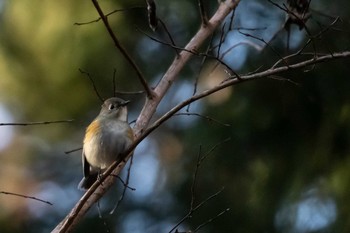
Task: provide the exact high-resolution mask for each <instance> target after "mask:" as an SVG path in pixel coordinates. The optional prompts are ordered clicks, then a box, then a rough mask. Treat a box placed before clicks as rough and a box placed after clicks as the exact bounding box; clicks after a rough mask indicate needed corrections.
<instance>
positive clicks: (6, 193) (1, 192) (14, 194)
mask: <svg viewBox="0 0 350 233" xmlns="http://www.w3.org/2000/svg"><path fill="white" fill-rule="evenodd" d="M0 194H5V195H12V196H17V197H24V198H27V199H32V200H35V201H40V202H42V203H45V204H48V205H53V204H52V203H51V202H49V201H45V200H43V199H39V198H36V197H31V196H27V195H23V194H18V193H12V192H5V191H0Z"/></svg>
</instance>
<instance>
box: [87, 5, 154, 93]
mask: <svg viewBox="0 0 350 233" xmlns="http://www.w3.org/2000/svg"><path fill="white" fill-rule="evenodd" d="M92 3H93V4H94V6H95V8H96V10H97V12H98V14H99V15H100V17H101V19H102V21H103V24H104V25H105V27H106V29H107V31H108V33H109V35H110V37H111V39H112V40H113V42H114V45H115V46H116V47H117V48H118V50H119V51H120V52H121V53H122V55H123V56H124V57H125V59H126V60H127V61H128V62H129V64H130V65H131V66H132V67H133V68H134V70H135V71H136V74H137V77H138V78H139V81H140V82H141V84H142V86H143V88H144V89H145V91H146V93H147V97H148V98H150V99H152V98H153V91H152V90H151V88H150V87H149V86H148V83H147V81H146V79H145V78H144V77H143V75H142V73H141V70H140V69H139V67H138V66H137V65H136V63H135V62H134V60H133V59H132V58H131V56H130V55H129V53H128V52H127V51H126V49H125V48H124V47H123V46H122V45H121V44H120V43H119V40H118V39H117V37H116V35H115V34H114V32H113V30H112V28H111V26H110V25H109V22H108V18H107V17H106V15H105V14H104V13H103V11H102V9H101V7H100V5H99V4H98V2H97V0H92Z"/></svg>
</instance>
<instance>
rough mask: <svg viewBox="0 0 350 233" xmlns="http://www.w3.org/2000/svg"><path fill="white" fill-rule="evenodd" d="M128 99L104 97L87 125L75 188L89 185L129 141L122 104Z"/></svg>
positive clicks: (132, 138)
mask: <svg viewBox="0 0 350 233" xmlns="http://www.w3.org/2000/svg"><path fill="white" fill-rule="evenodd" d="M129 102H130V101H126V100H123V99H120V98H117V97H113V98H109V99H107V100H106V101H104V103H103V104H102V107H101V111H100V113H99V115H98V116H97V117H96V118H95V119H94V120H93V121H92V122H91V124H90V125H89V126H88V127H87V129H86V132H85V138H84V145H83V153H82V162H83V174H84V177H83V179H82V180H81V181H80V183H79V185H78V189H80V190H87V189H89V188H90V187H91V185H92V184H93V183H94V182H95V181H96V180H97V178H98V176H99V174H101V172H102V171H103V170H105V169H107V168H108V167H109V166H110V165H111V164H112V163H113V162H114V161H116V160H117V159H118V157H119V156H120V155H121V154H122V153H123V152H125V151H126V150H127V149H128V147H130V146H131V144H132V143H133V141H134V134H133V131H132V129H131V127H130V126H129V124H128V109H127V106H126V105H127V104H128V103H129Z"/></svg>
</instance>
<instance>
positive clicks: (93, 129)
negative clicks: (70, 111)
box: [84, 120, 100, 142]
mask: <svg viewBox="0 0 350 233" xmlns="http://www.w3.org/2000/svg"><path fill="white" fill-rule="evenodd" d="M99 130H100V124H99V123H98V122H97V121H96V120H94V121H93V122H91V124H90V125H89V126H88V127H87V129H86V133H85V138H84V142H86V141H90V140H91V139H92V138H93V136H94V135H96V134H98V131H99Z"/></svg>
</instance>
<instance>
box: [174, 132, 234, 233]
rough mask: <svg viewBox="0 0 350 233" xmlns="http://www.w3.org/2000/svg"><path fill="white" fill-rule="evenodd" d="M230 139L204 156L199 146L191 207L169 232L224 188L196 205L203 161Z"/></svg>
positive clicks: (215, 146) (192, 186)
mask: <svg viewBox="0 0 350 233" xmlns="http://www.w3.org/2000/svg"><path fill="white" fill-rule="evenodd" d="M229 140H230V138H227V139H225V140H224V141H221V142H219V143H217V144H216V145H214V146H213V147H212V148H211V149H210V150H209V151H208V152H207V153H206V154H205V155H204V156H202V155H201V154H202V146H201V145H200V146H199V150H198V156H197V163H196V168H195V171H194V173H193V178H192V185H191V201H190V209H189V210H188V212H187V214H186V215H185V216H184V217H183V218H182V219H181V220H180V221H179V222H178V223H177V224H176V225H175V226H174V227H173V228H172V229H171V230H170V231H169V233H171V232H172V231H173V230H175V229H176V228H177V227H178V226H180V225H181V224H182V223H183V222H184V221H186V220H187V219H188V218H190V217H191V216H192V214H193V213H194V212H195V211H196V210H197V209H199V208H200V207H201V206H203V205H204V204H205V203H206V202H208V201H209V200H211V199H213V198H214V197H216V196H217V195H219V194H220V193H221V192H222V191H223V190H224V188H222V189H221V190H219V191H218V192H216V193H214V194H213V195H211V196H209V197H208V198H207V199H205V200H204V201H202V202H200V203H199V204H198V205H196V206H195V205H194V202H195V192H196V183H197V176H198V172H199V169H200V167H201V165H202V163H203V161H204V160H205V159H206V158H207V157H208V156H209V155H210V154H211V153H212V152H213V151H214V150H215V149H216V148H217V147H218V146H219V145H221V144H223V143H225V142H228V141H229Z"/></svg>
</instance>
